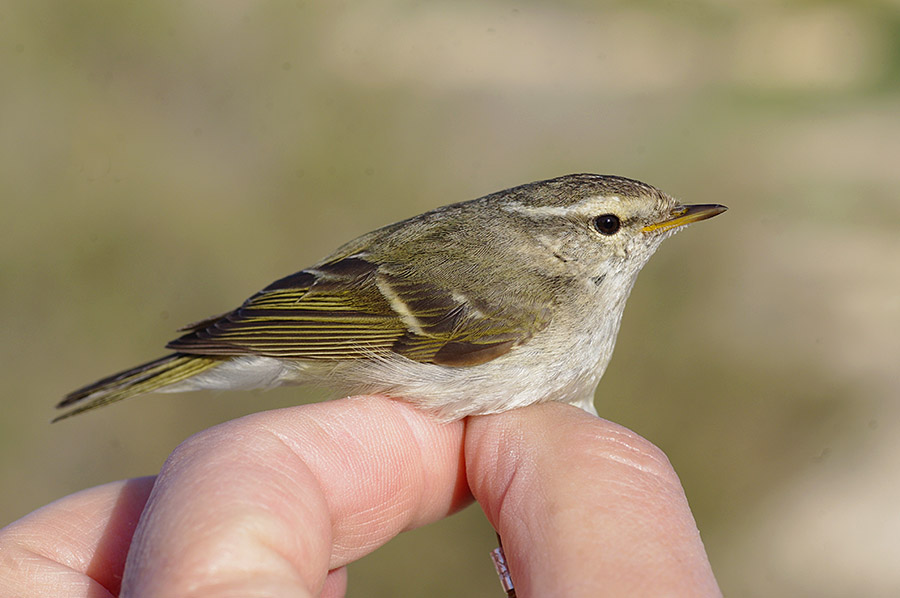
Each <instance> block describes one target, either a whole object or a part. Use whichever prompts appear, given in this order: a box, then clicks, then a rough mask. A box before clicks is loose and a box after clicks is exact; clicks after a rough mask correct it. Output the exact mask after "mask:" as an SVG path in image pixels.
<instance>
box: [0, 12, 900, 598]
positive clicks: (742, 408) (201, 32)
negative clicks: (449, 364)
mask: <svg viewBox="0 0 900 598" xmlns="http://www.w3.org/2000/svg"><path fill="white" fill-rule="evenodd" d="M0 81H2V84H0V189H2V191H0V202H2V203H0V206H2V215H3V234H2V235H0V314H2V315H0V318H2V323H0V328H2V343H0V356H2V359H0V368H2V373H0V379H2V382H3V384H4V395H5V396H4V397H3V412H4V417H2V418H0V485H2V488H3V490H2V492H0V524H6V523H8V522H10V521H12V520H14V519H16V518H18V517H20V516H22V515H24V514H26V513H27V512H29V511H31V510H33V509H35V508H37V507H38V506H41V505H43V504H45V503H47V502H49V501H51V500H53V499H55V498H58V497H60V496H63V495H65V494H68V493H71V492H74V491H76V490H79V489H82V488H85V487H88V486H92V485H96V484H100V483H102V482H106V481H110V480H115V479H119V478H124V477H133V476H140V475H146V474H152V473H154V472H156V471H158V469H159V467H160V465H161V464H162V462H163V460H164V459H165V458H166V456H167V455H168V453H169V452H170V451H171V450H172V449H173V448H174V447H175V446H177V445H178V443H179V442H181V441H182V440H184V439H185V438H187V437H188V436H190V435H191V434H193V433H195V432H197V431H199V430H202V429H205V428H207V427H210V426H212V425H215V424H217V423H219V422H222V421H225V420H228V419H232V418H235V417H239V416H241V415H243V414H246V413H250V412H253V411H258V410H263V409H272V408H277V407H282V406H287V405H293V404H297V403H300V402H305V401H310V400H315V399H317V398H318V397H320V396H321V395H319V394H318V393H317V392H316V391H313V390H307V389H303V388H299V389H298V388H289V389H279V390H275V391H270V392H266V393H260V392H256V393H254V392H243V393H222V394H213V393H194V394H190V395H157V396H154V397H148V398H146V399H143V400H141V401H139V402H138V401H136V402H130V403H122V404H118V405H116V406H114V407H111V408H108V409H106V410H103V411H99V412H94V413H92V414H89V415H85V416H81V417H79V418H77V419H73V420H69V421H66V422H64V423H61V424H55V425H52V426H51V425H50V424H49V420H50V418H51V417H52V416H53V415H54V410H53V405H54V404H55V403H56V402H57V401H58V400H59V399H60V398H61V397H62V396H63V395H64V394H65V393H66V392H68V391H70V390H73V389H74V388H76V387H78V386H81V385H82V384H85V383H88V382H91V381H93V380H94V379H96V378H98V377H101V376H104V375H107V374H110V373H112V372H114V371H117V370H119V369H122V368H125V367H129V366H132V365H135V364H136V363H138V362H142V361H145V360H147V359H150V358H153V357H156V356H158V355H161V354H162V351H163V349H162V347H163V345H164V344H165V342H166V341H168V340H170V339H171V338H174V335H175V329H176V328H177V327H179V326H181V325H184V324H187V323H189V322H193V321H196V320H198V319H201V318H204V317H206V316H210V315H213V314H217V313H220V312H223V311H226V310H228V309H231V308H232V307H234V306H236V305H237V304H238V303H240V302H241V301H243V300H244V299H245V298H246V297H247V296H249V295H250V294H252V293H253V292H255V291H256V290H258V289H259V288H261V287H263V286H264V285H266V284H268V283H269V282H271V281H272V280H274V279H276V278H279V277H281V276H283V275H285V274H288V273H291V272H294V271H296V270H299V269H301V268H303V267H305V266H307V265H309V264H311V263H312V262H313V261H315V260H317V259H319V258H321V257H323V256H324V255H326V254H327V253H329V252H330V251H331V250H332V249H334V248H335V247H336V246H337V245H338V244H340V243H342V242H343V241H346V240H349V239H350V238H352V237H354V236H356V235H358V234H361V233H364V232H366V231H368V230H370V229H372V228H375V227H377V226H381V225H384V224H387V223H390V222H392V221H395V220H398V219H401V218H404V217H407V216H411V215H414V214H416V213H419V212H421V211H424V210H427V209H430V208H433V207H436V206H438V205H441V204H445V203H450V202H455V201H461V200H465V199H471V198H475V197H478V196H481V195H484V194H486V193H489V192H492V191H496V190H499V189H503V188H506V187H510V186H513V185H516V184H519V183H524V182H528V181H532V180H536V179H542V178H548V177H553V176H557V175H561V174H566V173H571V172H582V171H587V172H600V173H612V174H620V175H624V176H629V177H633V178H638V179H641V180H644V181H646V182H649V183H651V184H653V185H656V186H658V187H660V188H662V189H664V190H666V191H667V192H669V193H671V194H673V195H675V196H676V197H678V198H680V199H682V200H684V201H686V202H689V203H724V204H726V205H728V206H729V207H730V208H731V209H730V211H729V212H728V213H727V214H725V215H723V216H721V217H720V218H717V219H716V220H715V221H711V222H709V223H704V224H702V225H700V226H697V227H693V228H691V229H690V231H689V232H686V233H684V234H681V235H679V236H677V237H676V238H675V239H673V240H670V241H668V242H667V243H666V244H665V245H664V246H663V247H662V249H661V250H660V252H659V253H658V254H657V256H656V257H655V258H654V259H653V260H652V261H651V263H650V264H649V265H648V266H647V268H646V269H645V270H644V272H643V274H642V275H641V278H640V279H639V281H638V283H637V285H636V287H635V289H634V292H633V293H632V298H631V300H630V303H629V306H628V309H627V310H626V313H625V319H624V322H623V325H622V331H621V334H620V336H619V343H618V348H617V352H616V355H615V357H614V358H613V361H612V363H611V365H610V367H609V370H608V372H607V374H606V377H605V378H604V380H603V381H602V382H601V384H600V388H599V390H598V393H597V404H598V408H599V410H600V413H601V414H602V415H603V416H605V417H607V418H609V419H612V420H614V421H617V422H619V423H622V424H624V425H626V426H628V427H630V428H632V429H634V430H635V431H637V432H638V433H640V434H642V435H643V436H645V437H647V438H649V439H650V440H652V441H653V442H654V443H656V444H657V445H658V446H660V447H661V448H662V449H663V450H665V451H666V453H667V454H668V456H669V458H670V459H671V461H672V463H673V464H674V466H675V468H676V470H677V471H678V472H679V474H680V475H681V478H682V480H683V482H684V486H685V490H686V492H687V496H688V499H689V500H690V503H691V505H692V507H693V509H694V513H695V516H696V519H697V524H698V526H699V527H700V530H701V532H702V535H703V539H704V541H705V543H706V547H707V550H708V552H709V556H710V559H711V561H712V565H713V568H714V570H715V571H716V574H717V576H718V579H719V581H720V583H721V585H722V588H723V590H724V592H725V593H726V595H731V596H819V597H821V596H825V597H829V596H846V595H854V596H896V595H898V594H900V567H898V566H897V564H898V562H900V402H898V400H897V399H898V394H900V374H898V370H900V368H898V360H900V359H898V358H900V334H898V333H900V234H898V232H900V201H898V189H900V3H898V2H897V0H865V1H857V2H849V1H848V2H836V1H829V2H824V1H823V2H817V1H806V2H790V3H788V2H767V1H762V2H753V3H748V2H738V1H735V0H709V1H706V2H702V1H701V2H661V1H651V0H647V1H641V2H609V3H597V2H587V1H583V0H581V1H578V0H568V1H562V2H555V3H549V2H543V3H541V2H516V1H504V0H497V1H491V2H472V1H464V2H415V1H400V0H393V1H392V0H383V1H380V2H300V1H298V2H237V1H222V0H220V1H216V2H171V1H168V0H162V1H158V2H119V1H114V0H93V1H91V0H74V1H73V0H68V1H62V0H31V1H29V2H17V3H12V2H10V3H4V4H3V5H2V6H0ZM599 541H602V539H601V540H599ZM493 546H494V535H493V532H492V530H491V529H490V527H489V525H488V524H487V522H486V520H485V518H484V516H483V515H482V514H481V512H480V510H479V509H478V508H477V506H475V507H470V508H469V509H467V510H466V511H464V512H463V513H461V514H459V515H456V516H454V517H452V518H450V519H448V520H446V521H444V522H441V523H439V524H437V525H433V526H430V527H427V528H425V529H421V530H417V531H415V532H411V533H407V534H403V535H402V536H401V537H399V538H397V539H396V541H394V542H392V543H391V544H389V545H388V546H387V547H385V548H383V549H380V550H378V551H376V552H375V553H374V554H372V555H371V556H369V557H367V558H365V559H363V560H362V561H360V562H359V563H357V564H355V565H353V566H351V567H350V590H349V594H350V595H351V596H420V595H428V596H485V597H497V596H500V595H502V594H501V591H500V587H499V584H498V582H497V580H496V576H495V574H494V572H493V570H492V568H491V564H490V561H489V558H488V551H490V549H491V548H493ZM586 566H589V564H586Z"/></svg>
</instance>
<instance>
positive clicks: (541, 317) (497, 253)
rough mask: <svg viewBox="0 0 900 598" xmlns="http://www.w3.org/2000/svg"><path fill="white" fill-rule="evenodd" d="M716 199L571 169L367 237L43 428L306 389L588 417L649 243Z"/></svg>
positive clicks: (446, 409) (702, 214)
mask: <svg viewBox="0 0 900 598" xmlns="http://www.w3.org/2000/svg"><path fill="white" fill-rule="evenodd" d="M726 209H727V208H726V207H725V206H721V205H715V204H711V205H682V204H680V203H679V202H678V201H676V200H675V199H673V198H672V197H670V196H669V195H667V194H665V193H663V192H662V191H660V190H658V189H656V188H655V187H652V186H650V185H647V184H645V183H641V182H639V181H635V180H632V179H627V178H624V177H619V176H609V175H597V174H572V175H567V176H562V177H558V178H554V179H549V180H545V181H538V182H534V183H529V184H526V185H521V186H518V187H513V188H511V189H507V190H505V191H499V192H497V193H493V194H491V195H487V196H485V197H482V198H479V199H475V200H472V201H467V202H463V203H456V204H452V205H448V206H444V207H440V208H437V209H435V210H432V211H430V212H426V213H424V214H421V215H419V216H415V217H413V218H410V219H408V220H404V221H402V222H398V223H395V224H391V225H388V226H385V227H383V228H380V229H378V230H375V231H373V232H370V233H368V234H366V235H363V236H361V237H359V238H358V239H355V240H353V241H350V242H349V243H346V244H345V245H343V246H342V247H340V248H339V249H338V250H337V251H335V252H334V253H333V254H331V255H330V256H328V257H327V258H325V259H324V260H322V261H320V262H319V263H317V264H316V265H314V266H312V267H310V268H307V269H305V270H301V271H300V272H297V273H295V274H291V275H290V276H286V277H284V278H282V279H280V280H276V281H275V282H273V283H272V284H270V285H269V286H267V287H266V288H264V289H263V290H261V291H260V292H258V293H256V294H255V295H253V296H252V297H250V298H249V299H247V300H246V301H245V302H244V303H243V304H242V305H241V306H240V307H238V308H237V309H235V310H233V311H230V312H228V313H226V314H224V315H221V316H216V317H213V318H209V319H206V320H203V321H201V322H198V323H196V324H192V325H190V326H187V327H186V328H183V329H182V331H183V332H185V334H183V335H182V336H181V337H179V338H177V339H175V340H173V341H172V342H170V343H169V344H168V345H167V348H168V349H170V350H171V351H173V352H172V353H170V354H169V355H166V356H165V357H161V358H159V359H156V360H154V361H150V362H148V363H145V364H143V365H139V366H137V367H134V368H131V369H129V370H126V371H124V372H121V373H118V374H115V375H113V376H109V377H107V378H104V379H102V380H99V381H98V382H95V383H93V384H90V385H88V386H85V387H84V388H81V389H79V390H76V391H74V392H72V393H70V394H69V395H67V396H66V397H65V399H64V400H63V401H62V402H61V403H59V405H58V406H57V407H59V408H68V407H73V406H74V408H73V409H72V410H70V411H68V412H66V413H64V414H62V415H60V416H59V417H57V418H56V419H55V420H54V421H58V420H61V419H65V418H67V417H71V416H72V415H76V414H78V413H82V412H84V411H88V410H91V409H94V408H96V407H101V406H103V405H107V404H109V403H114V402H116V401H121V400H123V399H127V398H130V397H134V396H138V395H142V394H145V393H150V392H182V391H188V390H199V389H251V388H270V387H275V386H279V385H283V384H298V383H307V382H309V383H318V384H324V385H327V386H330V387H333V388H336V389H339V390H341V391H343V392H345V393H348V394H355V393H368V394H371V393H378V394H384V395H388V396H392V397H396V398H399V399H403V400H406V401H409V402H411V403H413V404H415V405H417V406H419V407H421V408H423V409H426V410H428V411H430V412H432V413H434V414H435V415H436V416H437V417H438V418H440V419H442V420H445V421H451V420H455V419H459V418H462V417H465V416H468V415H479V414H487V413H498V412H501V411H506V410H509V409H515V408H517V407H523V406H526V405H530V404H532V403H538V402H544V401H560V402H564V403H571V404H573V405H577V406H579V407H581V408H583V409H585V410H586V411H589V412H591V413H594V414H596V413H597V412H596V410H595V408H594V399H593V397H594V391H595V389H596V387H597V384H598V382H599V381H600V377H601V376H602V375H603V372H604V370H605V369H606V366H607V364H608V363H609V360H610V358H611V357H612V352H613V347H614V345H615V340H616V335H617V333H618V330H619V324H620V322H621V320H622V313H623V311H624V309H625V302H626V300H627V299H628V295H629V293H630V292H631V288H632V286H633V285H634V282H635V280H636V278H637V275H638V272H639V271H640V270H641V268H642V267H643V266H644V264H646V263H647V260H649V259H650V256H652V255H653V253H654V252H655V251H656V249H657V248H658V247H659V245H660V243H661V242H662V241H663V239H666V238H667V237H669V236H671V235H673V234H674V233H675V232H677V231H678V230H680V229H681V228H682V227H684V226H685V225H687V224H690V223H692V222H697V221H700V220H705V219H707V218H712V217H713V216H716V215H718V214H721V213H722V212H724V211H725V210H726Z"/></svg>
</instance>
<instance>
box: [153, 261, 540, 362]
mask: <svg viewBox="0 0 900 598" xmlns="http://www.w3.org/2000/svg"><path fill="white" fill-rule="evenodd" d="M546 323H547V314H546V310H535V313H521V310H520V311H519V312H516V313H510V312H509V310H507V311H502V310H497V309H493V308H492V306H490V305H482V304H478V303H477V302H474V301H472V300H471V299H470V298H468V297H465V296H463V295H462V294H460V293H458V292H454V291H449V290H445V289H439V288H436V287H435V286H433V285H430V284H428V283H425V282H422V281H421V280H416V279H415V277H413V276H411V275H409V274H397V273H391V272H390V271H389V268H386V267H384V266H379V265H378V264H375V263H372V262H369V261H366V260H365V259H363V258H361V257H359V256H354V257H345V258H343V259H339V260H337V261H335V262H332V263H326V264H323V265H319V266H316V267H315V268H311V269H309V270H304V271H302V272H298V273H296V274H292V275H290V276H287V277H285V278H282V279H281V280H278V281H276V282H274V283H272V284H271V285H269V286H268V287H266V288H265V289H263V290H262V291H260V292H259V293H257V294H256V295H254V296H253V297H251V298H250V299H248V300H247V301H245V302H244V304H243V305H242V306H241V307H239V308H238V309H236V310H234V311H232V312H229V313H227V314H225V315H223V316H220V317H218V318H210V319H208V320H204V321H201V322H198V323H197V324H194V325H192V326H190V327H188V328H186V330H188V333H187V334H185V335H183V336H181V337H180V338H178V339H175V340H174V341H172V342H171V343H169V344H168V347H169V348H170V349H173V350H175V351H178V352H179V353H187V354H197V355H210V356H229V355H246V354H253V355H263V356H268V357H277V358H283V359H329V360H334V359H361V358H371V357H374V356H377V355H385V354H388V353H391V352H392V353H396V354H400V355H403V356H404V357H407V358H409V359H412V360H415V361H420V362H426V363H439V364H442V365H451V366H465V365H476V364H478V363H484V362H486V361H490V360H491V359H495V358H496V357H499V356H500V355H502V354H504V353H506V352H508V351H509V350H511V349H512V348H513V347H514V346H515V345H516V344H521V343H523V342H525V341H527V340H528V339H529V338H530V337H531V336H532V335H533V334H534V333H535V332H536V331H537V330H539V329H540V328H541V327H543V326H544V325H546Z"/></svg>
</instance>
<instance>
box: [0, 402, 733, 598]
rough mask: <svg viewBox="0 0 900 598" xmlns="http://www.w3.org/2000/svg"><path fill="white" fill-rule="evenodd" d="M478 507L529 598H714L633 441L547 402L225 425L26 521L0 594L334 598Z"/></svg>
mask: <svg viewBox="0 0 900 598" xmlns="http://www.w3.org/2000/svg"><path fill="white" fill-rule="evenodd" d="M473 496H474V498H475V499H477V500H478V502H479V503H480V504H481V506H482V508H483V509H484V511H485V513H486V514H487V516H488V519H489V520H490V521H491V523H492V524H493V525H494V527H495V528H496V529H497V530H498V531H499V532H500V534H501V535H502V537H503V544H504V550H505V552H506V557H507V561H508V562H509V567H510V570H511V573H512V578H513V580H514V582H515V584H516V590H517V593H518V596H520V597H522V598H525V597H528V596H542V597H543V596H592V597H596V596H661V595H666V596H692V597H693V596H719V595H721V594H720V592H719V590H718V587H717V585H716V582H715V579H714V577H713V574H712V571H711V569H710V566H709V562H708V559H707V557H706V554H705V552H704V549H703V545H702V543H701V541H700V537H699V534H698V532H697V529H696V525H695V524H694V520H693V517H692V516H691V513H690V510H689V508H688V505H687V501H686V499H685V496H684V492H683V491H682V489H681V485H680V483H679V481H678V477H677V476H676V474H675V472H674V470H673V469H672V467H671V466H670V464H669V462H668V460H667V459H666V457H665V455H663V454H662V452H661V451H659V450H658V449H657V448H655V447H654V446H653V445H651V444H650V443H648V442H647V441H646V440H644V439H642V438H640V437H638V436H637V435H635V434H634V433H633V432H630V431H628V430H626V429H624V428H622V427H620V426H618V425H616V424H613V423H611V422H607V421H605V420H602V419H599V418H596V417H593V416H591V415H588V414H586V413H584V412H583V411H581V410H580V409H577V408H574V407H571V406H568V405H561V404H557V403H547V404H540V405H533V406H531V407H527V408H523V409H517V410H513V411H509V412H506V413H503V414H499V415H490V416H480V417H473V418H469V419H467V420H463V421H457V422H453V423H449V424H441V423H437V422H435V421H434V420H433V419H432V418H431V417H430V416H428V415H427V414H425V413H422V412H420V411H418V410H416V409H415V408H413V407H410V406H409V405H407V404H405V403H403V402H400V401H393V400H390V399H386V398H383V397H354V398H349V399H342V400H338V401H331V402H326V403H318V404H314V405H306V406H302V407H294V408H289V409H282V410H278V411H270V412H264V413H257V414H254V415H250V416H247V417H244V418H241V419H238V420H234V421H231V422H227V423H225V424H222V425H219V426H216V427H214V428H211V429H209V430H206V431H204V432H201V433H199V434H197V435H195V436H193V437H191V438H189V439H188V440H187V441H185V442H184V443H183V444H182V445H180V446H179V447H178V448H177V449H176V450H175V451H174V452H173V453H172V455H171V456H170V457H169V459H168V461H167V462H166V464H165V465H164V466H163V469H162V471H161V472H160V474H159V475H158V476H157V477H156V478H152V477H151V478H137V479H133V480H126V481H122V482H114V483H111V484H106V485H103V486H98V487H96V488H91V489H89V490H84V491H82V492H79V493H77V494H73V495H71V496H68V497H65V498H63V499H60V500H58V501H56V502H54V503H51V504H50V505H47V506H46V507H44V508H42V509H39V510H38V511H35V512H34V513H31V514H30V515H28V516H26V517H24V518H23V519H21V520H19V521H16V522H14V523H12V524H10V525H9V526H7V527H6V528H4V529H3V530H2V531H0V555H2V559H0V595H2V596H45V597H52V596H65V597H72V598H77V597H85V598H86V597H88V596H90V597H91V598H99V597H108V596H129V597H145V596H182V597H190V598H200V597H206V596H215V597H217V598H218V597H230V596H241V597H246V596H254V597H256V596H259V597H262V596H278V597H282V596H298V597H300V596H325V597H331V596H342V595H343V594H344V592H345V589H346V569H345V565H347V564H348V563H350V562H352V561H354V560H356V559H358V558H360V557H361V556H363V555H365V554H368V553H369V552H372V551H373V550H374V549H375V548H377V547H378V546H381V545H382V544H384V543H386V542H387V541H388V540H390V539H391V538H392V537H394V536H395V535H397V534H398V533H400V532H401V531H404V530H408V529H413V528H416V527H419V526H422V525H425V524H427V523H430V522H432V521H436V520H438V519H440V518H442V517H446V516H447V515H449V514H451V513H453V512H455V511H457V510H459V509H460V508H462V507H464V506H465V505H467V504H468V503H469V502H470V501H471V500H472V497H473ZM139 518H140V522H139V523H138V519H139ZM126 555H127V559H126ZM485 558H487V555H485ZM498 595H502V593H501V592H500V590H499V588H498Z"/></svg>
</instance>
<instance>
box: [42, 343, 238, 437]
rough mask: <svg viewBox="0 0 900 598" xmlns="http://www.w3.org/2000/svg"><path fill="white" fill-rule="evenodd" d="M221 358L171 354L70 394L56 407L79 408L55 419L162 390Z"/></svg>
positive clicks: (193, 374)
mask: <svg viewBox="0 0 900 598" xmlns="http://www.w3.org/2000/svg"><path fill="white" fill-rule="evenodd" d="M223 359H224V358H222V357H204V356H201V355H187V354H184V353H172V354H171V355H166V356H165V357H161V358H159V359H156V360H154V361H150V362H147V363H145V364H143V365H139V366H137V367H134V368H131V369H130V370H125V371H124V372H119V373H118V374H113V375H112V376H108V377H106V378H103V379H102V380H98V381H97V382H94V383H93V384H89V385H87V386H85V387H84V388H79V389H78V390H76V391H74V392H71V393H69V394H68V395H66V397H65V398H64V399H63V400H62V401H61V402H60V403H59V404H58V405H57V406H56V408H57V409H64V408H66V407H70V406H72V405H76V404H78V403H82V404H81V405H80V406H78V407H77V408H75V409H73V410H71V411H69V412H67V413H63V414H62V415H60V416H58V417H56V418H54V420H53V421H54V422H58V421H60V420H62V419H66V418H68V417H72V416H73V415H78V414H79V413H84V412H85V411H90V410H91V409H96V408H97V407H102V406H103V405H108V404H110V403H115V402H116V401H121V400H123V399H129V398H131V397H134V396H137V395H141V394H145V393H148V392H153V391H156V390H161V389H163V388H164V387H166V386H170V385H172V384H175V383H176V382H181V381H182V380H186V379H187V378H190V377H192V376H196V375H197V374H199V373H201V372H205V371H206V370H208V369H210V368H213V367H215V366H217V365H219V364H220V363H222V361H223Z"/></svg>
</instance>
